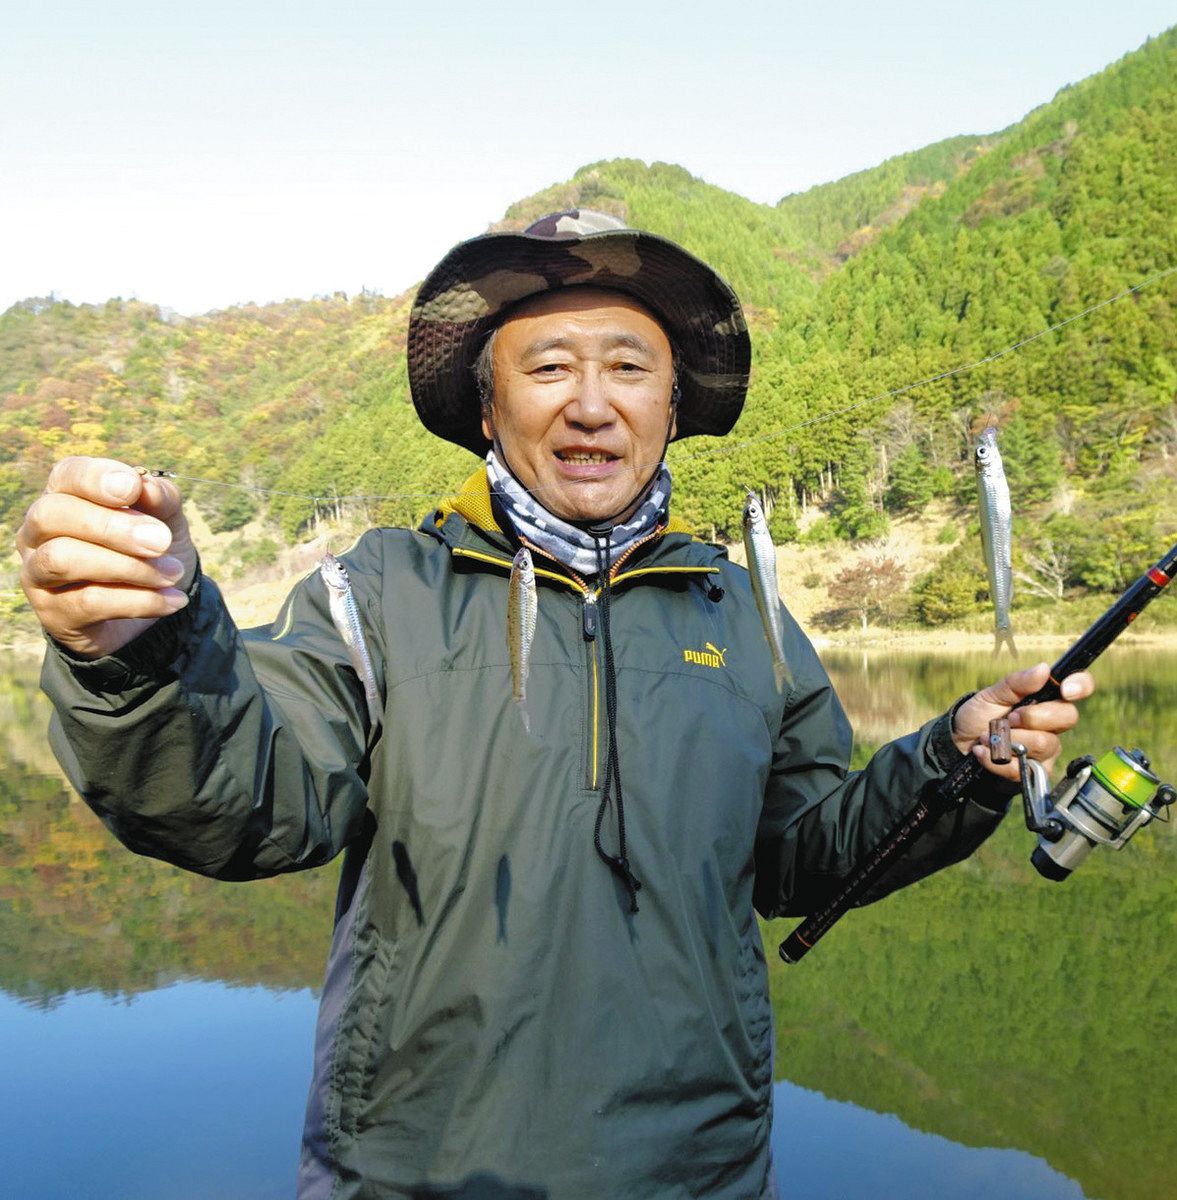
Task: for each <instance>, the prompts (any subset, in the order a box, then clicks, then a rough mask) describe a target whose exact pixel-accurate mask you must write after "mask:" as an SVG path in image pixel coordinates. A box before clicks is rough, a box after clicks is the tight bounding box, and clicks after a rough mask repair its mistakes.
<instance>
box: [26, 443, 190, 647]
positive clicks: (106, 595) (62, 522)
mask: <svg viewBox="0 0 1177 1200" xmlns="http://www.w3.org/2000/svg"><path fill="white" fill-rule="evenodd" d="M16 546H17V549H18V550H19V551H20V556H21V580H20V581H21V586H22V587H23V588H24V590H25V594H26V595H27V596H28V598H29V603H30V604H31V605H32V606H33V611H34V612H35V613H36V614H37V617H38V618H39V619H40V622H41V624H42V625H43V626H44V627H45V631H46V633H48V634H49V635H50V636H51V637H53V638H55V639H56V640H57V641H58V642H60V643H61V644H62V645H63V646H65V647H66V648H67V649H68V650H70V651H71V652H72V653H74V654H76V655H78V656H79V657H81V658H99V657H101V656H102V655H104V654H110V653H112V652H113V651H115V650H118V649H119V648H120V647H122V646H125V645H126V644H127V643H128V642H129V641H130V640H131V639H132V638H134V637H136V636H138V635H139V634H140V633H142V632H143V631H144V630H145V629H147V628H148V627H149V626H150V625H152V624H153V623H154V622H155V621H157V620H159V618H160V617H166V616H168V615H169V614H170V613H174V612H177V611H178V610H179V609H181V608H183V607H184V606H185V605H186V604H187V603H188V597H187V594H186V589H187V588H188V587H189V586H190V584H191V583H192V579H193V577H194V576H195V574H196V563H197V557H196V547H195V546H193V544H192V538H191V536H190V535H189V532H188V521H187V518H186V517H185V516H184V512H183V509H182V508H181V498H180V489H179V488H178V487H176V485H175V484H174V483H172V481H171V480H169V479H163V478H159V477H157V476H152V475H140V474H139V472H138V471H136V470H135V468H134V467H129V466H127V464H126V463H121V462H116V461H115V460H114V459H110V458H66V459H63V460H62V461H61V462H59V463H58V464H57V465H56V466H55V467H54V468H53V470H52V471H51V472H50V474H49V481H48V483H46V485H45V491H44V492H43V493H42V494H41V496H40V497H38V499H36V500H35V501H34V502H33V503H32V504H31V505H30V506H29V510H28V512H27V513H25V519H24V523H23V524H22V525H21V527H20V529H19V530H18V531H17V535H16Z"/></svg>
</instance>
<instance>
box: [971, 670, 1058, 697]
mask: <svg viewBox="0 0 1177 1200" xmlns="http://www.w3.org/2000/svg"><path fill="white" fill-rule="evenodd" d="M1049 678H1050V664H1049V663H1046V662H1040V663H1036V664H1035V665H1034V666H1032V667H1026V668H1025V669H1024V670H1021V671H1011V672H1010V673H1009V674H1008V675H1006V676H1005V678H1004V679H999V680H998V681H997V682H996V683H991V684H990V685H989V686H988V687H987V688H983V689H982V690H981V691H979V692H978V693H977V699H978V700H983V701H985V702H987V703H989V704H992V705H995V706H996V707H998V708H1012V707H1013V706H1014V705H1015V704H1017V702H1018V701H1019V700H1023V699H1025V697H1027V696H1031V695H1033V694H1034V693H1035V692H1036V691H1038V689H1039V688H1041V687H1043V686H1044V685H1045V683H1046V681H1047V680H1048V679H1049Z"/></svg>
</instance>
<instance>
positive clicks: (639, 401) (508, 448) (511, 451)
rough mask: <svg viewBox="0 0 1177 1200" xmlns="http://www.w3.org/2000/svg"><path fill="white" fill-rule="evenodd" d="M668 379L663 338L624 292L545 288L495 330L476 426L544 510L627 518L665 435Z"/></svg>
mask: <svg viewBox="0 0 1177 1200" xmlns="http://www.w3.org/2000/svg"><path fill="white" fill-rule="evenodd" d="M673 381H674V370H673V361H672V356H671V350H670V342H669V340H668V339H667V337H666V334H665V333H664V332H663V331H662V326H661V325H659V324H658V322H657V321H656V320H655V318H654V317H653V316H652V315H651V314H650V313H649V312H648V311H647V310H646V309H645V308H643V307H642V305H641V304H639V303H638V302H637V301H636V300H632V299H630V298H629V297H628V296H625V295H623V294H622V293H620V292H609V291H604V290H601V289H599V288H568V289H566V290H562V291H555V292H545V293H544V294H543V295H540V296H537V297H535V298H534V299H533V300H529V301H527V302H525V303H524V304H523V305H522V306H521V307H520V308H519V309H517V310H516V311H515V312H514V313H513V314H512V315H511V317H509V318H508V319H507V320H506V321H504V322H503V324H502V325H500V326H499V330H498V334H497V335H496V338H495V344H494V395H493V397H492V401H491V410H490V413H489V414H484V416H483V421H482V430H483V432H484V433H485V434H486V436H487V437H488V438H490V439H491V440H494V439H495V438H496V437H497V439H498V442H499V445H500V446H501V447H502V450H503V454H504V455H505V457H506V460H507V462H508V463H509V464H510V467H511V470H512V471H513V472H514V473H515V475H516V477H517V478H518V479H519V482H520V483H522V484H523V486H524V487H525V488H527V490H528V491H530V492H531V493H532V494H533V495H534V496H535V498H536V499H537V500H539V502H540V503H541V504H542V505H543V506H544V507H545V508H546V509H548V511H549V512H552V513H554V514H555V515H556V516H558V517H563V518H564V519H565V520H568V521H595V520H601V519H603V518H605V517H611V516H613V515H614V514H619V516H621V517H624V516H628V515H629V513H628V511H624V512H622V511H621V510H627V509H628V507H629V505H630V504H631V503H632V502H633V501H634V500H635V498H636V493H637V492H638V491H639V490H640V489H641V488H642V486H643V485H644V484H645V482H646V481H647V480H648V479H649V477H650V475H651V473H652V472H653V470H654V468H655V466H657V464H658V462H659V461H660V459H661V455H662V448H663V445H664V444H665V441H666V437H667V433H668V432H669V433H671V434H673V432H674V427H673V424H672V421H671V412H670V395H671V388H672V384H673Z"/></svg>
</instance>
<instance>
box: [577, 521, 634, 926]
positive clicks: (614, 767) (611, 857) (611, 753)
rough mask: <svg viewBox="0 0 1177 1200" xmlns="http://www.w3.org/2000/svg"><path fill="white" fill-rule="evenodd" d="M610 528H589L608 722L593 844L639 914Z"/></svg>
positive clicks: (631, 908)
mask: <svg viewBox="0 0 1177 1200" xmlns="http://www.w3.org/2000/svg"><path fill="white" fill-rule="evenodd" d="M611 530H612V527H611V526H610V525H603V526H601V525H597V526H591V527H590V528H589V533H591V534H592V536H593V540H594V549H595V551H596V557H597V577H598V578H599V579H600V580H601V598H600V600H599V601H598V604H597V612H598V617H599V620H600V627H601V635H602V641H603V642H604V646H605V713H606V717H607V721H608V731H609V748H608V753H607V756H606V759H605V786H604V788H603V789H602V794H601V805H600V807H599V808H598V809H597V822H596V825H595V826H594V828H593V844H594V845H595V846H596V849H597V854H599V855H600V857H601V858H602V859H603V860H604V862H605V863H606V864H607V865H608V867H609V869H610V870H611V871H612V872H613V874H614V875H616V876H617V877H618V878H619V879H620V880H621V882H622V883H623V884H624V885H625V890H626V891H627V892H628V893H629V911H630V912H631V913H636V912H637V911H638V890H639V889H640V888H641V886H642V885H641V883H640V882H639V881H638V878H637V876H636V875H634V873H633V871H632V870H631V869H630V865H629V857H628V855H627V854H626V852H625V802H624V800H623V798H622V795H621V766H620V763H619V761H618V756H617V670H616V667H615V665H614V662H613V637H612V633H611V631H610V628H609V618H610V613H609V600H610V594H611V591H612V588H611V579H610V571H609V534H610V532H611ZM611 793H616V797H617V803H616V809H617V853H616V854H610V853H609V852H608V851H607V850H606V849H605V847H604V846H603V845H602V844H601V824H602V822H603V821H604V820H605V809H606V808H607V807H608V804H609V799H610V794H611Z"/></svg>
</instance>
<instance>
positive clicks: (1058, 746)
mask: <svg viewBox="0 0 1177 1200" xmlns="http://www.w3.org/2000/svg"><path fill="white" fill-rule="evenodd" d="M1015 740H1016V741H1018V742H1020V743H1021V744H1022V745H1023V746H1025V748H1026V754H1027V756H1028V757H1030V758H1036V759H1037V760H1038V761H1039V762H1041V763H1052V762H1053V761H1054V760H1055V759H1056V758H1058V756H1059V754H1061V753H1062V748H1063V744H1062V742H1061V741H1060V740H1059V736H1058V734H1057V733H1051V732H1048V731H1039V730H1033V729H1031V730H1026V731H1024V732H1022V731H1019V733H1018V736H1017V738H1016V739H1015Z"/></svg>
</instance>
